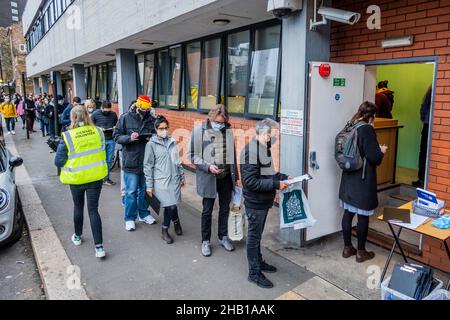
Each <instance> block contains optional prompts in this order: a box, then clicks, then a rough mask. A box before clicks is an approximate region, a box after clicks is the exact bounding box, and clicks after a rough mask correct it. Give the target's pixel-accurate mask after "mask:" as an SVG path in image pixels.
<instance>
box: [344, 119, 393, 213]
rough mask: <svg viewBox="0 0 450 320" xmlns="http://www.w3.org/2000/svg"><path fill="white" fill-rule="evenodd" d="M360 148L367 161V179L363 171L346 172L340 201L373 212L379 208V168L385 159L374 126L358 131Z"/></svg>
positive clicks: (361, 128)
mask: <svg viewBox="0 0 450 320" xmlns="http://www.w3.org/2000/svg"><path fill="white" fill-rule="evenodd" d="M358 147H359V150H360V154H361V157H362V158H363V159H364V158H366V160H367V164H366V176H365V179H364V180H363V179H362V176H363V169H360V170H357V171H352V172H347V171H344V172H343V173H342V180H341V187H340V191H339V199H341V200H342V201H344V202H345V203H347V204H350V205H352V206H354V207H356V208H358V209H362V210H367V211H371V210H375V209H376V208H377V207H378V183H377V166H379V165H381V162H382V161H383V157H384V155H383V153H382V152H381V148H380V145H379V143H378V141H377V135H376V132H375V129H374V128H373V127H372V126H370V125H367V126H362V127H360V128H359V129H358Z"/></svg>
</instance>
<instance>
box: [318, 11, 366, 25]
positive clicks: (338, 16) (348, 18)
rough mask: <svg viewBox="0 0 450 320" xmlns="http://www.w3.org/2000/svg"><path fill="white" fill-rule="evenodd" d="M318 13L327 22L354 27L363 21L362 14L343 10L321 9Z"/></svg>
mask: <svg viewBox="0 0 450 320" xmlns="http://www.w3.org/2000/svg"><path fill="white" fill-rule="evenodd" d="M318 13H319V14H320V15H322V16H323V17H324V18H325V19H327V20H332V21H337V22H341V23H346V24H350V25H353V24H355V23H357V22H358V21H359V19H361V14H360V13H358V12H351V11H346V10H341V9H335V8H328V7H321V8H319V11H318Z"/></svg>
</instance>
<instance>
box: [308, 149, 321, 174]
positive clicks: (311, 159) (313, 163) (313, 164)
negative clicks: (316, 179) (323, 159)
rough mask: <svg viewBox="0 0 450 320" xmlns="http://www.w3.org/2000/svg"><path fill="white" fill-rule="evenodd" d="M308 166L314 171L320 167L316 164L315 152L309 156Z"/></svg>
mask: <svg viewBox="0 0 450 320" xmlns="http://www.w3.org/2000/svg"><path fill="white" fill-rule="evenodd" d="M309 163H310V164H309V166H310V167H311V168H313V169H314V170H319V169H320V166H319V163H318V162H317V152H316V151H313V152H311V153H310V154H309Z"/></svg>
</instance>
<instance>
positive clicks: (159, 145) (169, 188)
mask: <svg viewBox="0 0 450 320" xmlns="http://www.w3.org/2000/svg"><path fill="white" fill-rule="evenodd" d="M144 173H145V179H146V183H147V189H153V194H154V195H155V196H156V198H157V199H158V200H159V201H160V202H161V207H163V208H165V207H170V206H174V205H177V204H178V203H179V202H180V201H181V182H182V181H185V178H184V171H183V166H182V165H181V159H180V156H179V149H178V144H177V142H176V141H175V140H174V139H173V138H168V139H160V138H158V137H157V136H156V135H155V136H153V137H152V139H151V140H150V141H149V142H148V143H147V146H146V147H145V157H144Z"/></svg>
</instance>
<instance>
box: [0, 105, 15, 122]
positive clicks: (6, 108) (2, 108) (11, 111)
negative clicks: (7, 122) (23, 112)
mask: <svg viewBox="0 0 450 320" xmlns="http://www.w3.org/2000/svg"><path fill="white" fill-rule="evenodd" d="M0 112H1V113H2V114H3V117H4V118H5V119H11V118H17V117H18V116H17V110H16V105H15V104H14V103H12V102H4V103H2V104H1V105H0Z"/></svg>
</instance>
